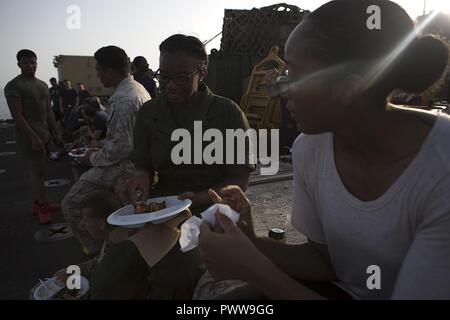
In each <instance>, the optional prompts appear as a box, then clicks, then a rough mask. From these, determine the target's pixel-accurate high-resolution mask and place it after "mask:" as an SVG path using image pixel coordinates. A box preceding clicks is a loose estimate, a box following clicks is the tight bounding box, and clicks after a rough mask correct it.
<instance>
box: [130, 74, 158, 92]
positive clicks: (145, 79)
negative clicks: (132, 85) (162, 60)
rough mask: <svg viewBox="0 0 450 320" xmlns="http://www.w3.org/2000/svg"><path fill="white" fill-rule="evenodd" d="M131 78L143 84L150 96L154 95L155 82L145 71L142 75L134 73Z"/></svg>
mask: <svg viewBox="0 0 450 320" xmlns="http://www.w3.org/2000/svg"><path fill="white" fill-rule="evenodd" d="M133 78H134V80H136V81H137V82H139V83H140V84H142V85H143V86H144V88H145V90H147V92H148V93H149V94H150V96H151V97H152V98H155V97H156V83H155V80H153V78H152V77H150V76H149V75H148V74H146V73H145V74H143V75H138V74H134V75H133Z"/></svg>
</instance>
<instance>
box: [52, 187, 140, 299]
mask: <svg viewBox="0 0 450 320" xmlns="http://www.w3.org/2000/svg"><path fill="white" fill-rule="evenodd" d="M120 207H121V203H120V201H119V200H117V198H116V197H115V196H114V194H112V193H107V192H102V193H98V194H95V195H93V196H92V197H90V198H89V199H88V200H87V201H86V203H85V204H84V206H83V210H82V215H83V218H82V220H81V223H82V224H83V227H84V228H85V229H86V230H87V232H89V234H90V235H91V236H92V237H93V238H94V239H98V240H102V241H104V242H103V245H102V248H101V250H100V253H99V254H98V255H97V256H96V257H95V258H92V259H91V260H88V261H86V262H84V263H81V264H79V267H80V269H81V275H82V276H84V277H86V278H87V279H88V280H89V286H90V291H89V296H88V297H87V298H88V299H93V300H96V299H145V298H146V297H147V290H148V288H147V263H146V262H145V261H144V259H143V258H142V256H141V254H140V253H139V251H138V249H137V248H136V246H135V245H134V244H133V243H132V242H131V241H125V242H122V243H118V244H113V243H111V242H110V239H109V234H110V232H111V230H112V229H113V226H111V225H109V224H108V223H107V222H106V219H107V218H108V216H109V215H110V214H111V213H113V212H114V211H116V210H117V209H119V208H120ZM55 277H56V278H57V279H58V280H59V281H61V282H63V283H65V282H66V280H67V278H68V275H67V273H66V268H63V269H61V270H59V271H58V272H57V273H56V274H55ZM65 298H66V299H71V298H72V297H71V296H66V297H65Z"/></svg>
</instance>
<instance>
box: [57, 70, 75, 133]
mask: <svg viewBox="0 0 450 320" xmlns="http://www.w3.org/2000/svg"><path fill="white" fill-rule="evenodd" d="M60 95H61V97H60V105H61V107H62V110H63V112H64V129H65V130H66V131H67V130H69V125H70V114H71V112H72V110H73V109H74V108H75V107H76V106H77V105H78V101H79V100H78V93H77V91H76V90H75V89H73V88H72V83H71V82H70V81H69V80H66V79H65V80H63V86H62V89H61V90H60Z"/></svg>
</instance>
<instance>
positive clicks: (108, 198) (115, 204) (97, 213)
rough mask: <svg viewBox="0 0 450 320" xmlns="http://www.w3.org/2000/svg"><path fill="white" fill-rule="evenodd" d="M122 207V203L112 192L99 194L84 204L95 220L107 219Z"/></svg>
mask: <svg viewBox="0 0 450 320" xmlns="http://www.w3.org/2000/svg"><path fill="white" fill-rule="evenodd" d="M121 207H122V205H121V203H120V201H119V200H118V199H117V197H115V196H114V194H113V193H111V192H99V193H96V194H94V195H92V196H91V197H89V198H88V199H87V200H86V201H85V202H84V204H83V208H84V209H89V210H90V214H91V216H92V217H93V218H97V219H107V218H108V216H109V215H110V214H111V213H113V212H114V211H116V210H118V209H120V208H121Z"/></svg>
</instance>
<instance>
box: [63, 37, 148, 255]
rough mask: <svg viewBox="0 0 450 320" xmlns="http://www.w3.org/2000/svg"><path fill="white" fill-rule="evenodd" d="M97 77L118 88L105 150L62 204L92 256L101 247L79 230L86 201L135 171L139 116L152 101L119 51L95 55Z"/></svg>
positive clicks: (91, 159) (88, 160)
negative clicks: (131, 73) (132, 157)
mask: <svg viewBox="0 0 450 320" xmlns="http://www.w3.org/2000/svg"><path fill="white" fill-rule="evenodd" d="M95 59H96V61H97V66H96V68H97V73H98V76H99V78H100V80H101V82H102V83H103V85H104V86H105V87H114V88H115V92H114V94H113V95H112V96H111V98H110V99H109V101H108V104H109V107H108V128H107V132H106V138H105V139H104V140H103V144H102V145H101V148H100V149H99V150H97V151H89V152H88V153H87V154H86V156H84V157H83V158H80V163H81V164H82V165H86V166H92V168H91V169H90V170H88V171H87V172H85V173H84V174H83V175H82V176H81V177H80V179H79V180H78V181H77V182H76V183H75V184H74V185H73V186H72V188H71V189H70V191H69V192H68V193H67V194H66V196H65V197H64V199H63V202H62V212H63V214H64V217H65V219H66V221H67V222H68V223H69V225H70V226H71V227H72V229H73V230H74V235H75V236H76V238H77V240H78V241H79V242H80V243H81V245H82V246H83V251H84V252H85V253H87V254H92V253H95V252H97V251H98V249H99V245H100V244H99V243H98V242H97V241H95V240H94V239H92V237H90V236H89V234H87V232H86V230H83V228H79V222H80V220H81V206H82V203H83V202H84V200H85V199H86V198H88V197H89V196H91V195H92V194H93V193H95V192H98V191H112V190H113V187H114V185H115V184H116V181H117V179H120V177H121V176H123V175H128V174H130V173H131V172H133V171H134V165H133V163H132V162H131V160H130V159H129V157H130V153H131V151H132V150H133V143H134V142H133V134H134V121H135V116H136V113H137V111H138V110H139V108H140V107H141V105H142V104H143V103H144V102H146V101H148V100H150V95H149V94H148V92H147V91H146V90H145V88H144V87H143V86H142V85H140V84H139V83H138V82H136V81H134V80H133V78H132V77H131V75H130V71H129V58H128V56H127V54H126V53H125V51H124V50H123V49H121V48H119V47H115V46H108V47H103V48H101V49H99V50H98V51H97V52H96V53H95Z"/></svg>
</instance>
